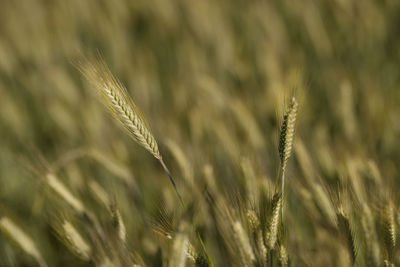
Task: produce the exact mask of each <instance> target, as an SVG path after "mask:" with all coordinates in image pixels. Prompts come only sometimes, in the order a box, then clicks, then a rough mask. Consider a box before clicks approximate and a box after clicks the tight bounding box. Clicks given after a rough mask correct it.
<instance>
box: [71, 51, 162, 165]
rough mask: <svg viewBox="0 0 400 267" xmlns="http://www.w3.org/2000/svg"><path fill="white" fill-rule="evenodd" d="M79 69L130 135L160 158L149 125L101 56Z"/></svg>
mask: <svg viewBox="0 0 400 267" xmlns="http://www.w3.org/2000/svg"><path fill="white" fill-rule="evenodd" d="M79 69H80V71H81V72H82V73H83V75H84V76H85V77H86V79H87V80H88V81H89V82H90V83H91V84H92V86H93V88H94V89H95V90H96V91H97V92H98V93H99V94H100V96H101V101H102V103H103V104H104V105H105V106H106V107H107V108H108V109H109V110H110V112H111V114H112V115H113V117H114V118H115V119H116V120H117V121H119V122H120V124H121V125H122V126H123V127H124V128H125V129H126V130H127V131H128V133H129V134H130V136H131V137H132V138H133V139H134V140H135V141H136V142H137V143H139V144H140V145H141V146H143V147H144V148H145V149H147V150H148V151H149V152H150V153H151V154H152V155H153V156H154V157H155V158H157V159H159V160H161V155H160V152H159V150H158V145H157V142H156V140H155V138H154V137H153V135H152V134H151V132H150V130H149V126H148V124H147V123H146V121H145V119H144V118H143V116H142V115H141V112H140V111H139V109H138V108H137V107H136V105H135V104H134V102H133V101H132V99H131V98H130V96H129V94H128V92H127V90H126V88H125V87H124V86H123V85H122V83H121V82H120V81H119V80H117V79H116V78H115V77H114V76H113V75H112V73H111V71H110V70H109V69H108V67H107V65H106V64H105V63H104V61H103V60H102V59H101V58H98V59H97V60H96V61H95V62H93V63H92V62H86V63H85V64H82V65H80V66H79Z"/></svg>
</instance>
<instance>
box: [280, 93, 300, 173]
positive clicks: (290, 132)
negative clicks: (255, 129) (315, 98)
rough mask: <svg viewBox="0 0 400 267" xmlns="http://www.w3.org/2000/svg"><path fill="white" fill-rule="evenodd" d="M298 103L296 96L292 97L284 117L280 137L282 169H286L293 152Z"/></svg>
mask: <svg viewBox="0 0 400 267" xmlns="http://www.w3.org/2000/svg"><path fill="white" fill-rule="evenodd" d="M297 107H298V103H297V100H296V98H294V97H293V98H292V100H291V103H290V105H289V108H288V110H287V112H286V114H285V115H284V117H283V123H282V126H281V132H280V137H279V157H280V160H281V169H282V170H285V169H286V164H287V160H288V159H289V157H290V155H291V153H292V146H293V137H294V129H295V124H296V115H297Z"/></svg>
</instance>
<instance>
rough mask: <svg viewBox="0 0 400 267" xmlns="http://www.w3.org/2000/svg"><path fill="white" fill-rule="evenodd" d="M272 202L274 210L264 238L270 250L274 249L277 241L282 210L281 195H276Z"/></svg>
mask: <svg viewBox="0 0 400 267" xmlns="http://www.w3.org/2000/svg"><path fill="white" fill-rule="evenodd" d="M274 201H275V203H274V208H273V211H272V216H271V219H270V221H269V225H268V232H267V238H266V243H267V245H268V247H269V248H270V249H274V248H275V245H276V242H277V241H278V232H279V215H281V209H282V195H278V196H277V198H276V199H275V200H274Z"/></svg>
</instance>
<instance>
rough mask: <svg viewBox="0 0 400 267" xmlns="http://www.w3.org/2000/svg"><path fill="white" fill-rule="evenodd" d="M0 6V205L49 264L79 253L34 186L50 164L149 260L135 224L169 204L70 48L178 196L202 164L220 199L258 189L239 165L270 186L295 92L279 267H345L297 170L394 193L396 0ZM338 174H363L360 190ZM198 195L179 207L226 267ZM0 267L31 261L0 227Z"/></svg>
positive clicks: (398, 72) (48, 197)
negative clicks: (126, 100)
mask: <svg viewBox="0 0 400 267" xmlns="http://www.w3.org/2000/svg"><path fill="white" fill-rule="evenodd" d="M0 5H1V8H0V217H1V216H6V217H7V218H12V220H13V221H14V222H15V223H16V224H17V225H18V226H19V227H21V229H23V230H24V231H25V233H26V234H28V235H29V236H30V237H31V238H32V239H33V240H34V242H35V244H36V246H37V248H38V249H39V250H40V253H41V254H42V257H43V259H44V261H45V262H46V263H47V265H48V266H88V265H89V266H90V265H91V264H93V263H88V262H85V261H82V260H80V259H79V257H76V256H75V255H73V253H71V252H70V250H68V249H67V248H66V246H65V245H64V244H63V242H60V239H62V238H60V237H59V236H58V234H57V233H56V232H57V231H56V230H55V228H56V227H54V224H55V221H56V219H55V218H60V217H65V218H71V217H73V216H72V215H70V212H69V211H68V207H67V206H66V205H65V204H64V203H62V201H61V200H59V199H57V197H56V196H54V192H52V191H51V190H49V188H48V187H46V185H45V180H44V177H45V175H46V173H47V172H48V171H49V170H51V171H52V172H54V173H56V174H57V176H58V178H59V179H60V181H61V182H62V183H63V184H64V185H65V186H66V187H67V188H68V189H69V190H70V191H71V192H72V193H73V194H74V195H75V196H79V198H80V199H81V201H82V202H84V203H85V205H86V206H87V207H89V209H91V210H93V211H95V212H96V214H97V216H98V217H99V218H102V216H105V215H104V214H106V213H107V211H104V210H105V209H103V211H102V209H101V208H100V207H99V205H98V203H96V201H95V200H94V199H95V198H94V197H93V196H91V195H90V192H91V188H92V186H91V185H93V184H92V183H91V182H93V181H94V183H96V185H100V186H101V187H102V188H103V189H104V190H105V191H106V192H107V193H108V194H110V196H113V197H111V198H115V201H116V203H118V207H119V209H120V211H121V214H122V217H123V218H124V220H125V226H126V232H127V236H128V243H129V244H130V247H131V249H130V251H135V253H137V254H139V255H140V256H141V258H142V259H143V261H144V263H146V264H147V265H148V266H159V265H161V264H162V263H163V262H164V261H165V258H166V257H167V256H166V255H168V252H164V247H165V246H164V245H161V244H163V243H162V242H164V241H160V237H158V236H157V235H156V234H154V233H153V232H152V231H151V229H149V225H150V223H149V221H151V220H152V217H154V216H153V215H154V212H155V211H157V209H158V207H159V206H160V205H161V204H160V203H163V204H162V206H165V209H167V210H170V211H171V212H174V209H177V207H178V204H177V199H176V196H175V195H174V192H173V190H172V187H171V185H170V184H169V181H168V178H167V177H166V175H165V174H164V173H163V171H162V169H161V168H160V166H159V165H158V162H157V161H156V160H154V159H153V158H152V156H151V155H150V154H149V153H148V152H147V151H146V150H144V149H143V148H142V147H140V146H138V145H137V144H136V143H134V142H133V141H132V140H131V139H130V138H129V136H127V135H126V134H125V132H124V131H122V130H121V129H120V127H118V126H117V125H116V124H115V123H114V122H113V119H112V118H111V116H109V115H108V114H107V112H106V111H105V109H104V108H103V107H102V106H101V105H100V104H99V102H98V101H97V100H96V98H95V97H94V96H93V94H92V93H91V92H90V90H89V89H88V87H89V85H88V83H87V82H86V81H85V80H84V79H83V78H82V75H81V74H80V73H79V71H78V70H77V69H76V67H75V66H74V62H76V61H78V60H80V59H81V57H82V54H86V53H97V52H99V53H100V54H101V55H102V56H103V57H104V60H105V62H107V64H108V66H109V67H110V69H111V71H112V73H113V74H114V75H115V76H116V77H117V78H118V79H120V80H121V82H122V83H123V84H124V85H125V86H126V88H127V89H128V91H129V93H130V95H131V96H132V97H133V99H134V101H135V103H136V104H137V106H138V107H139V108H140V109H141V111H142V112H143V114H144V115H145V117H146V118H147V121H148V122H149V124H150V125H151V129H152V132H153V134H154V136H155V138H156V139H157V140H158V143H159V147H160V151H161V153H162V154H163V156H164V160H165V162H166V164H167V165H168V166H169V168H170V169H171V172H172V173H173V174H174V176H175V178H176V180H177V184H178V188H179V189H180V190H181V191H182V194H183V197H184V199H186V200H187V201H188V202H190V201H191V200H190V197H192V198H193V200H192V201H193V202H199V203H201V202H202V200H201V195H202V193H203V190H205V189H206V188H207V187H210V185H209V184H208V183H209V181H208V180H207V179H206V178H207V177H208V176H210V175H211V174H210V173H212V174H213V176H214V177H215V183H216V184H217V185H216V187H217V188H218V190H221V191H222V192H226V193H227V194H228V195H230V194H236V193H237V194H241V193H240V192H241V191H246V189H245V188H247V189H248V188H251V187H252V186H253V187H254V186H255V187H257V185H254V184H253V185H246V186H244V184H246V181H249V179H250V178H248V177H247V176H248V175H252V176H254V177H256V181H260V184H263V185H264V186H266V187H268V186H271V185H273V183H274V182H275V178H276V177H277V170H278V166H279V156H278V151H277V144H278V137H279V127H280V123H281V120H282V116H283V112H284V111H285V107H286V106H287V104H288V100H289V99H290V98H291V97H292V95H295V96H296V97H297V99H299V102H300V107H299V119H298V123H297V125H298V126H297V128H296V139H295V142H296V145H295V154H294V157H293V158H294V159H291V162H290V163H289V165H290V166H289V170H288V185H287V186H288V193H287V195H288V200H287V203H288V204H287V205H288V212H287V213H288V223H289V224H290V225H291V227H290V236H291V237H290V238H289V241H288V251H289V253H288V254H289V255H291V260H292V262H293V265H294V266H303V265H307V260H311V259H312V262H314V265H312V266H321V264H325V266H345V265H340V264H341V262H340V259H339V258H337V256H338V255H341V254H340V253H342V252H343V251H341V250H340V249H338V248H337V247H336V246H337V245H336V244H334V243H332V241H331V240H333V239H330V238H334V237H333V236H334V235H335V234H334V233H332V231H331V230H330V228H329V227H328V226H327V225H329V223H326V222H324V217H326V216H323V214H324V212H321V210H323V208H321V207H319V206H318V201H316V203H314V202H312V203H313V204H312V205H314V206H315V207H314V208H313V207H309V206H307V205H306V204H304V205H302V204H299V202H306V201H305V200H304V199H312V198H313V196H314V193H313V191H312V190H311V189H308V185H307V183H309V182H310V179H311V178H310V179H308V178H307V177H313V178H312V179H314V180H318V181H319V182H318V183H320V184H321V185H323V187H324V188H325V187H329V186H336V185H337V184H338V183H339V182H340V183H342V184H346V185H347V184H350V186H351V185H352V186H353V187H355V189H352V190H353V191H356V194H361V195H362V194H365V195H366V199H370V198H372V199H374V198H380V197H379V196H378V195H379V194H378V193H374V192H375V191H372V190H380V191H379V192H384V193H382V194H384V195H390V196H396V195H397V196H398V194H399V189H400V183H399V180H398V179H399V162H400V145H399V138H400V119H399V118H400V68H399V67H400V65H399V62H400V27H399V25H400V15H399V14H400V2H399V1H397V0H383V1H375V0H364V1H345V0H332V1H326V0H325V1H316V0H304V1H295V0H279V1H274V0H272V1H262V0H252V1H244V0H243V1H242V0H235V1H225V0H222V1H212V0H201V1H198V0H174V1H166V0H146V1H128V0H127V1H123V0H114V1H106V0H104V1H103V0H96V1H95V0H86V1H81V0H69V1H45V0H42V1H33V0H19V1H11V0H1V1H0ZM305 151H306V152H305ZM304 153H306V154H307V155H308V158H307V156H306V155H304ZM301 159H303V161H302V160H301ZM304 161H306V162H304ZM304 166H308V167H304ZM360 166H361V167H360ZM354 170H355V171H354ZM364 170H365V171H364ZM371 172H372V173H373V174H374V175H372V176H371V175H369V174H368V175H367V174H366V175H365V176H363V173H371ZM359 173H362V174H359ZM352 175H353V176H357V175H361V176H362V178H359V180H357V181H361V182H360V183H361V184H363V185H364V187H363V188H364V189H363V190H364V191H363V190H361V191H362V192H361V193H358V192H357V190H358V189H357V187H358V186H359V185H358V184H356V185H354V184H352V182H351V181H352V179H350V178H349V177H352ZM364 177H367V178H365V179H366V180H367V181H369V182H364V180H363V179H364ZM371 177H375V178H376V177H379V182H377V181H376V180H374V179H375V178H371ZM314 180H313V181H314ZM343 181H346V182H343ZM353 181H354V179H353ZM371 181H372V182H371ZM374 181H375V182H374ZM367 183H368V184H367ZM127 185H128V186H127ZM369 189H371V190H369ZM307 190H310V191H311V193H310V192H308V191H307ZM328 191H329V190H328ZM193 192H195V193H193ZM249 192H251V191H249ZM307 192H308V193H309V194H307ZM242 193H243V195H244V196H245V197H249V198H251V196H249V195H250V194H249V193H248V192H247V193H246V192H242ZM221 194H222V193H221ZM193 195H194V196H195V197H193ZM360 198H362V197H360ZM394 199H395V200H398V199H397V198H396V197H394ZM204 202H206V201H204ZM199 206H200V208H199V210H201V211H198V212H197V213H196V212H194V213H195V214H197V215H194V217H196V216H197V219H195V220H198V221H199V224H201V225H202V229H203V232H204V233H205V234H204V235H205V238H204V239H205V243H206V246H207V247H208V249H209V253H210V254H211V258H213V259H214V264H215V265H216V266H232V265H233V266H240V264H239V263H237V261H236V260H235V259H234V258H233V256H232V257H231V259H229V257H225V258H223V257H221V255H230V249H229V248H225V246H224V245H221V244H219V243H218V241H215V240H217V239H218V238H219V237H218V235H217V234H216V232H215V231H212V230H210V229H213V228H212V226H210V225H211V224H212V223H210V222H208V221H207V218H208V217H207V212H208V211H207V210H206V208H205V207H206V205H204V207H203V208H204V210H202V208H201V207H202V206H201V204H199ZM372 206H373V207H375V206H376V205H374V204H372ZM308 209H310V210H314V209H315V212H314V213H313V212H312V211H310V210H308ZM195 210H196V209H195ZM395 210H396V214H400V213H399V210H398V209H397V207H396V209H395ZM310 214H311V215H310ZM321 214H322V215H321ZM318 216H319V217H318ZM396 216H397V215H396ZM396 218H397V217H396ZM70 220H72V218H71V219H70ZM311 221H312V222H311ZM399 221H400V218H399ZM83 232H84V231H83ZM166 247H168V246H166ZM166 251H168V250H166ZM343 253H344V252H343ZM232 254H233V253H232ZM382 257H383V256H382ZM361 262H362V261H361ZM136 263H137V264H139V262H136ZM347 263H348V262H347ZM121 265H122V266H124V265H123V264H121ZM0 266H36V262H35V260H34V259H32V257H31V256H29V255H27V254H26V253H24V251H23V250H22V249H20V248H19V246H18V245H16V244H15V242H12V241H10V240H9V239H8V238H7V235H2V234H0ZM349 266H350V265H349Z"/></svg>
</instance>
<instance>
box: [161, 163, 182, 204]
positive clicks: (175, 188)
mask: <svg viewBox="0 0 400 267" xmlns="http://www.w3.org/2000/svg"><path fill="white" fill-rule="evenodd" d="M159 161H160V163H161V166H162V167H163V169H164V171H165V172H166V173H167V175H168V178H169V180H170V181H171V184H172V186H173V187H174V190H175V193H176V195H177V196H178V198H179V201H180V203H181V205H182V207H183V208H184V207H185V203H184V202H183V198H182V196H181V194H180V193H179V191H178V188H177V187H176V183H175V180H174V178H173V177H172V175H171V172H170V171H169V170H168V168H167V166H166V165H165V163H164V161H163V160H162V158H161V159H159Z"/></svg>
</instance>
